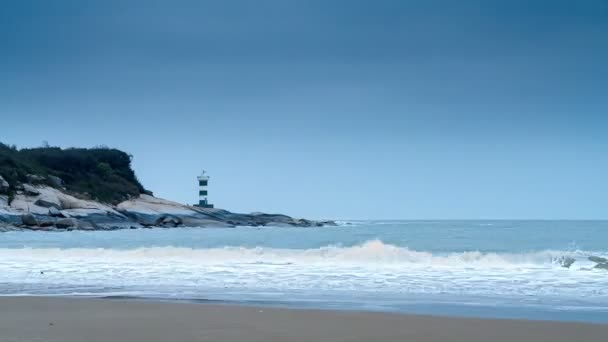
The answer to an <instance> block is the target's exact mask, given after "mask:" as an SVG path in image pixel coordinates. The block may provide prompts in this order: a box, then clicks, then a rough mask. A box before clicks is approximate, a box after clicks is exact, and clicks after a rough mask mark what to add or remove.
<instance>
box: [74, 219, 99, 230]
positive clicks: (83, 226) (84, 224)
mask: <svg viewBox="0 0 608 342" xmlns="http://www.w3.org/2000/svg"><path fill="white" fill-rule="evenodd" d="M77 228H78V229H80V230H96V229H97V227H96V226H95V224H93V222H90V221H84V220H79V221H78V225H77Z"/></svg>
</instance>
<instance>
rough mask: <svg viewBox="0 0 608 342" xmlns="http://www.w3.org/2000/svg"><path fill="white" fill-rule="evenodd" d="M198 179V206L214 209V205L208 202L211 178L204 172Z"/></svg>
mask: <svg viewBox="0 0 608 342" xmlns="http://www.w3.org/2000/svg"><path fill="white" fill-rule="evenodd" d="M197 178H198V204H197V205H196V206H197V207H201V208H213V204H209V202H208V200H207V194H208V192H207V186H208V185H209V176H207V172H205V171H203V172H202V173H201V175H200V176H198V177H197Z"/></svg>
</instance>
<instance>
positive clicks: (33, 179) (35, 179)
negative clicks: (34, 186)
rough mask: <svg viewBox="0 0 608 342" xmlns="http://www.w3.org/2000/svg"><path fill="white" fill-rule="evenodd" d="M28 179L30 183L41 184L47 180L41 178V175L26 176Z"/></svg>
mask: <svg viewBox="0 0 608 342" xmlns="http://www.w3.org/2000/svg"><path fill="white" fill-rule="evenodd" d="M26 177H27V180H28V182H30V183H41V182H43V181H44V180H45V178H44V177H42V176H39V175H32V174H29V175H26Z"/></svg>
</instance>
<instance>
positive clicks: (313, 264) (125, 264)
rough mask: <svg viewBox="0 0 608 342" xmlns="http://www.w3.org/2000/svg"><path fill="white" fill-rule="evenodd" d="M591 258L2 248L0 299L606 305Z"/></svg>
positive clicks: (377, 246)
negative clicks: (297, 294)
mask: <svg viewBox="0 0 608 342" xmlns="http://www.w3.org/2000/svg"><path fill="white" fill-rule="evenodd" d="M589 254H594V255H598V254H599V253H589V252H584V251H542V252H533V253H522V254H509V253H504V254H501V253H481V252H476V251H470V252H462V253H449V254H433V253H430V252H422V251H415V250H410V249H408V248H405V247H398V246H394V245H390V244H385V243H383V242H382V241H379V240H372V241H368V242H366V243H364V244H361V245H358V246H352V247H341V246H326V247H322V248H315V249H276V248H262V247H257V248H244V247H225V248H208V249H190V248H181V247H151V248H137V249H125V250H118V249H103V248H99V249H84V248H70V249H59V248H22V249H0V284H9V286H5V287H4V289H3V288H2V286H0V293H22V292H24V291H26V290H27V289H28V288H30V287H32V286H34V287H35V288H36V289H38V291H43V292H44V291H46V292H48V293H54V292H61V291H63V292H66V293H73V292H78V291H84V290H74V288H76V289H80V288H82V289H86V288H87V287H88V286H94V287H95V288H101V289H104V288H107V289H108V290H107V291H116V287H119V288H121V290H125V289H130V288H136V287H137V288H139V287H142V286H143V287H145V288H146V289H151V288H152V289H156V290H155V291H160V290H158V289H159V288H161V287H162V288H163V289H165V290H163V291H167V292H168V293H173V292H175V291H185V290H183V289H184V288H186V289H187V291H188V293H205V291H207V290H208V289H230V290H239V291H252V292H255V293H262V292H263V293H269V292H270V293H273V292H274V291H278V293H286V292H289V291H308V292H311V291H341V292H344V291H350V292H352V293H353V296H362V295H363V294H365V293H367V294H369V293H373V294H375V295H381V294H403V293H410V294H417V293H420V294H441V295H443V294H451V295H458V296H462V295H476V296H493V297H499V298H503V297H504V298H506V297H518V298H573V299H575V300H577V301H580V300H583V301H585V300H588V301H592V302H593V303H605V304H606V305H608V287H606V286H605V284H607V283H608V272H606V271H604V270H592V269H591V267H592V266H593V263H590V262H589V261H587V260H586V256H587V255H589ZM562 256H570V257H573V258H575V259H576V262H575V263H574V265H573V266H572V267H571V268H570V269H567V268H564V267H562V266H561V265H560V264H559V262H557V260H558V258H559V257H562ZM575 266H576V267H575ZM11 284H12V285H11ZM22 284H27V285H28V286H29V287H28V286H23V285H22ZM167 288H169V290H167ZM178 289H181V290H178ZM127 292H128V291H127Z"/></svg>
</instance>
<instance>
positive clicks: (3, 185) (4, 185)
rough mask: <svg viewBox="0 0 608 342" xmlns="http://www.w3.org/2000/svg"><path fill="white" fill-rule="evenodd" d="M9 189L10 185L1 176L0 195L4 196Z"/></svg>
mask: <svg viewBox="0 0 608 342" xmlns="http://www.w3.org/2000/svg"><path fill="white" fill-rule="evenodd" d="M9 188H10V184H8V182H7V181H6V180H4V178H2V176H0V193H3V194H6V193H8V190H9Z"/></svg>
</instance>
